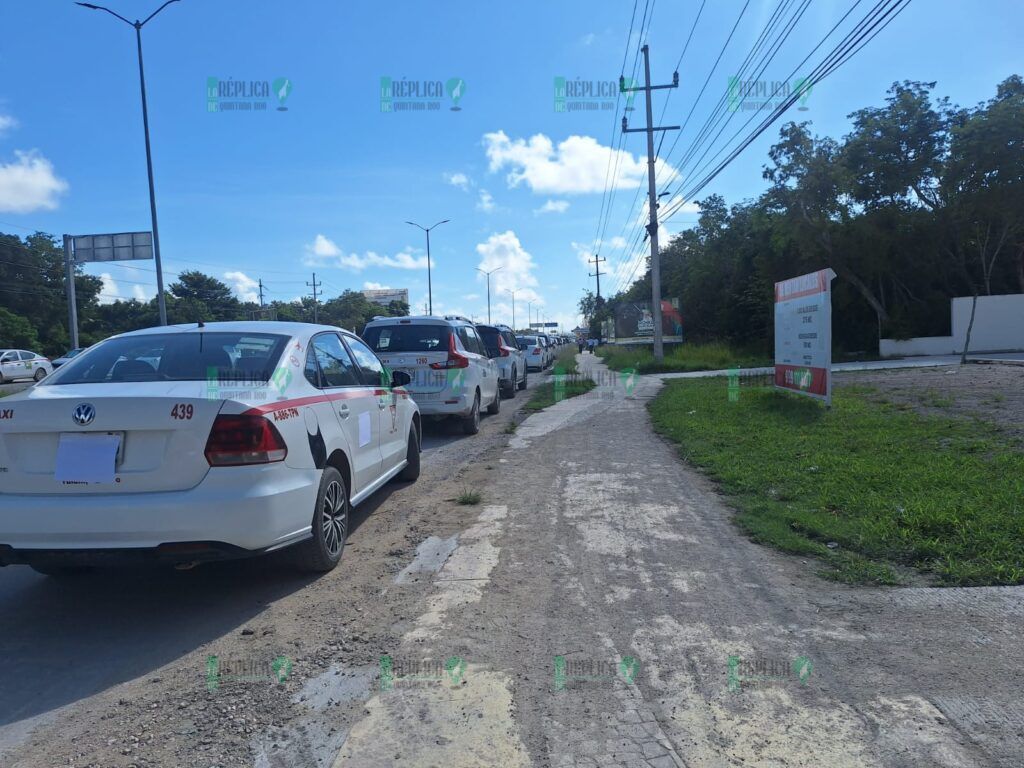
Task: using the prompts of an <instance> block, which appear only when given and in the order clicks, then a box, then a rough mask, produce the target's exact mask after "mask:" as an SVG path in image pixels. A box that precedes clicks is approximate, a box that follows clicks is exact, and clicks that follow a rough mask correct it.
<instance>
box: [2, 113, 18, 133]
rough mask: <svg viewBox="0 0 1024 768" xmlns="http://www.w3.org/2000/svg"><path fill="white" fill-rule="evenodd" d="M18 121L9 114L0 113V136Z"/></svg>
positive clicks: (15, 125)
mask: <svg viewBox="0 0 1024 768" xmlns="http://www.w3.org/2000/svg"><path fill="white" fill-rule="evenodd" d="M17 125H18V121H17V120H15V119H14V118H13V117H11V116H10V115H0V136H3V135H4V134H5V133H6V132H7V131H9V130H10V129H11V128H15V127H17Z"/></svg>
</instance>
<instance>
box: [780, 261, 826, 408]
mask: <svg viewBox="0 0 1024 768" xmlns="http://www.w3.org/2000/svg"><path fill="white" fill-rule="evenodd" d="M835 276H836V273H835V272H833V271H832V270H831V269H822V270H819V271H818V272H811V273H810V274H808V275H800V276H799V277H791V278H790V279H789V280H783V281H782V282H779V283H776V284H775V387H776V389H785V390H787V391H789V392H797V393H799V394H801V395H807V396H808V397H814V398H817V399H819V400H824V401H825V404H826V405H829V406H831V405H832V280H833V279H834V278H835Z"/></svg>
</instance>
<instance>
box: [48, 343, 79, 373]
mask: <svg viewBox="0 0 1024 768" xmlns="http://www.w3.org/2000/svg"><path fill="white" fill-rule="evenodd" d="M84 351H85V347H75V348H74V349H69V350H68V351H67V352H65V353H64V354H63V355H61V356H60V357H58V358H55V359H53V360H51V361H50V365H52V366H53V370H57V369H58V368H60V367H61V366H62V365H64V363H66V362H67V361H68V360H70V359H71V358H73V357H75V356H76V355H80V354H81V353H82V352H84Z"/></svg>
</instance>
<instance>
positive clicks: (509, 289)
mask: <svg viewBox="0 0 1024 768" xmlns="http://www.w3.org/2000/svg"><path fill="white" fill-rule="evenodd" d="M505 292H506V293H508V294H509V295H511V296H512V330H513V331H515V329H516V292H515V291H513V290H512V289H511V288H506V289H505Z"/></svg>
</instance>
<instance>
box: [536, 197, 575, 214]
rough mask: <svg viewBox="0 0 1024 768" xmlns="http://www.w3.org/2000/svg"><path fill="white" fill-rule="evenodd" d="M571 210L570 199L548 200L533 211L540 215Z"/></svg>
mask: <svg viewBox="0 0 1024 768" xmlns="http://www.w3.org/2000/svg"><path fill="white" fill-rule="evenodd" d="M567 210H569V201H568V200H548V201H547V202H545V203H544V205H542V206H541V207H540V208H534V210H533V213H534V215H535V216H539V215H540V214H542V213H565V212H566V211H567Z"/></svg>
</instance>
